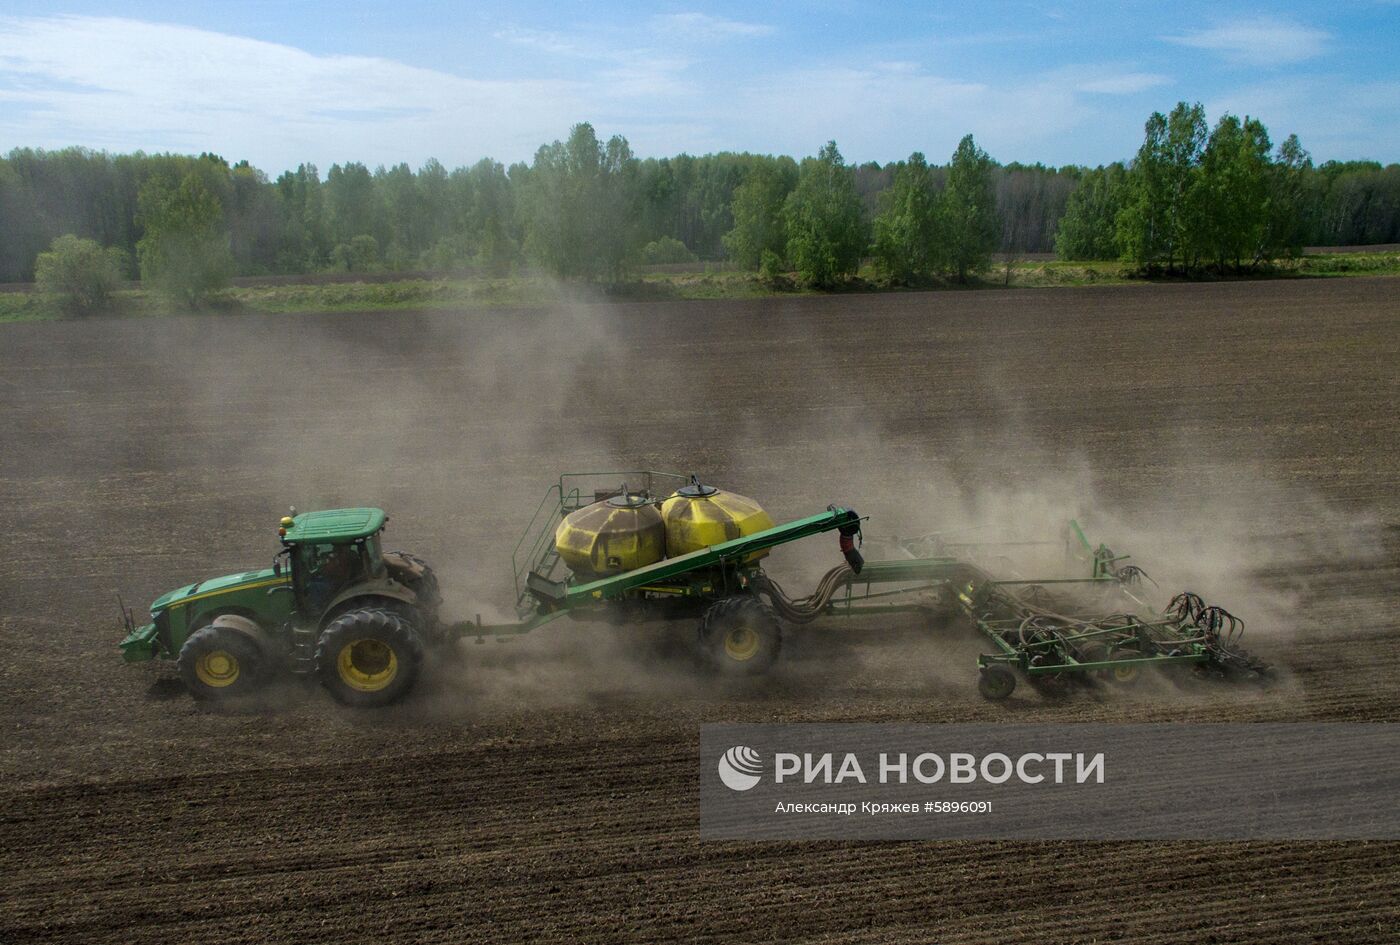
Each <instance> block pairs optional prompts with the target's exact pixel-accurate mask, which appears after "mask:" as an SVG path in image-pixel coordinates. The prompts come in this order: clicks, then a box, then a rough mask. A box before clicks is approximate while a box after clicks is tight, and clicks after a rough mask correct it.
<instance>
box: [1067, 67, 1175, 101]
mask: <svg viewBox="0 0 1400 945" xmlns="http://www.w3.org/2000/svg"><path fill="white" fill-rule="evenodd" d="M1171 82H1172V80H1171V78H1170V77H1169V76H1164V75H1158V74H1157V73H1155V72H1119V73H1105V74H1102V75H1098V76H1095V77H1092V78H1085V79H1084V80H1083V81H1081V82H1079V83H1077V84H1076V85H1075V86H1074V89H1075V91H1076V92H1092V93H1097V94H1099V95H1134V94H1136V93H1138V92H1146V91H1147V90H1148V89H1155V88H1158V87H1160V86H1163V85H1171Z"/></svg>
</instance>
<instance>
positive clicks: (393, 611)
mask: <svg viewBox="0 0 1400 945" xmlns="http://www.w3.org/2000/svg"><path fill="white" fill-rule="evenodd" d="M292 513H293V514H292V515H289V516H286V517H284V518H283V519H282V521H281V523H280V527H279V528H278V535H279V537H280V538H281V542H282V549H281V551H279V552H278V553H277V556H276V557H275V558H274V559H273V563H272V567H271V568H267V569H265V570H260V571H245V572H243V573H241V574H230V575H225V576H224V577H218V578H213V579H210V580H206V581H199V582H197V583H195V584H190V585H188V586H186V587H182V588H179V589H177V590H173V591H171V592H170V593H168V594H165V595H163V596H162V597H160V598H159V599H157V600H156V601H155V602H154V603H153V604H151V622H150V623H147V624H145V625H144V626H140V627H138V626H135V622H134V621H133V620H132V618H131V615H130V613H129V612H127V611H126V610H125V608H123V615H122V616H123V620H124V621H125V623H126V627H127V635H126V638H125V639H124V640H122V642H121V650H122V657H123V659H125V660H126V661H127V662H132V663H134V662H141V661H144V660H151V659H167V660H169V659H173V660H175V661H176V663H177V665H178V667H179V671H180V677H181V679H183V680H184V683H185V686H186V687H187V688H188V689H189V691H190V693H191V694H193V695H194V697H195V698H197V699H204V700H210V701H223V700H228V699H232V698H238V697H245V696H249V695H252V694H253V693H255V692H257V691H258V690H259V689H261V688H262V687H263V686H264V685H266V684H267V683H268V682H269V681H270V680H272V679H273V678H275V677H276V676H278V675H281V674H286V673H291V674H295V675H301V676H311V675H316V676H318V677H319V678H320V680H321V682H322V683H323V684H324V685H325V687H326V688H327V689H329V690H330V692H331V694H332V695H333V696H335V698H336V699H338V700H340V701H341V702H343V703H346V704H348V705H355V706H381V705H388V704H389V703H391V702H394V701H395V700H397V699H399V698H401V697H403V696H404V695H405V694H407V693H408V691H409V690H410V689H412V688H413V684H414V682H415V681H416V679H417V676H418V672H419V670H420V669H421V667H422V664H423V656H424V647H425V646H427V645H434V644H437V643H439V642H441V641H442V640H443V637H444V634H443V632H442V626H441V624H440V622H439V619H438V605H439V603H440V602H441V594H440V593H439V590H438V583H437V578H436V576H435V575H434V574H433V570H432V568H430V567H429V566H428V565H427V563H426V562H425V561H423V560H422V559H421V558H418V557H416V556H415V555H411V554H408V553H406V552H402V551H384V550H383V549H382V547H381V544H380V540H381V536H382V534H383V531H384V526H385V524H386V523H387V522H388V520H389V519H388V516H387V515H385V514H384V512H383V511H382V510H380V509H334V510H329V511H323V512H308V513H305V514H302V515H297V514H296V510H295V509H293V510H292Z"/></svg>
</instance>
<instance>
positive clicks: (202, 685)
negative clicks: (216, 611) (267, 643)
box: [176, 627, 267, 702]
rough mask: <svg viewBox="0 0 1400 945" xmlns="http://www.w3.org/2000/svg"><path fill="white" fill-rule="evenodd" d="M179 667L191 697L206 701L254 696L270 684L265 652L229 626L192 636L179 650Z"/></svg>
mask: <svg viewBox="0 0 1400 945" xmlns="http://www.w3.org/2000/svg"><path fill="white" fill-rule="evenodd" d="M176 666H178V667H179V670H180V678H181V679H182V680H184V683H185V688H186V689H188V690H189V691H190V695H192V696H194V697H195V698H196V699H200V700H203V701H207V702H227V701H228V700H230V699H237V698H240V697H242V696H248V695H251V694H253V693H254V692H256V691H257V690H259V689H261V688H262V685H263V683H265V682H266V681H267V661H266V660H265V659H264V658H263V653H262V650H261V649H260V648H259V647H258V645H257V644H256V643H254V642H253V641H252V640H250V639H248V638H247V637H246V636H244V635H243V634H241V633H239V632H238V631H237V630H232V629H230V628H228V627H204V628H202V629H199V630H196V631H195V632H194V633H191V634H190V635H189V637H188V638H187V639H186V640H185V645H184V646H182V647H180V656H179V658H178V660H177V661H176Z"/></svg>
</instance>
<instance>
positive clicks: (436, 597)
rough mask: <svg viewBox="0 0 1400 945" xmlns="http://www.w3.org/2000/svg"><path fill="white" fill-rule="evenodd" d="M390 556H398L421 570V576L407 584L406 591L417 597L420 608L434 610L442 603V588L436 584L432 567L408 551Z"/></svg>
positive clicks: (435, 575) (397, 552)
mask: <svg viewBox="0 0 1400 945" xmlns="http://www.w3.org/2000/svg"><path fill="white" fill-rule="evenodd" d="M390 554H395V555H398V556H399V557H400V558H403V559H404V560H405V561H409V562H412V563H413V564H416V565H418V567H420V568H422V569H423V576H422V577H420V578H419V579H418V580H416V581H414V582H412V583H411V584H409V585H408V589H409V590H411V591H413V593H414V594H416V595H418V602H419V606H420V607H422V608H424V609H428V610H431V609H436V608H437V605H438V604H440V603H442V587H441V585H440V584H439V583H438V579H437V572H436V571H434V570H433V566H432V565H430V564H428V562H426V561H424V560H423V559H422V558H420V557H418V556H417V555H416V554H413V553H412V552H410V551H393V552H390Z"/></svg>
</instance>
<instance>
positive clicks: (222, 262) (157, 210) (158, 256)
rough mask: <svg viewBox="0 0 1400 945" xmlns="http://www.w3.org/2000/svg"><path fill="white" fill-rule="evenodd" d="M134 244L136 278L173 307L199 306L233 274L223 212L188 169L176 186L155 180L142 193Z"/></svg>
mask: <svg viewBox="0 0 1400 945" xmlns="http://www.w3.org/2000/svg"><path fill="white" fill-rule="evenodd" d="M139 201H140V207H141V223H142V225H143V226H144V228H145V235H144V236H142V237H141V240H140V242H139V243H137V252H138V254H139V256H140V260H141V278H142V280H143V281H145V282H146V283H147V284H149V285H150V286H152V287H153V288H154V289H155V290H156V291H157V292H160V293H161V294H162V295H165V296H167V297H169V298H171V299H174V300H175V301H177V302H182V303H185V304H188V305H199V304H200V303H201V302H203V301H204V300H205V299H206V298H208V296H209V294H210V293H211V292H213V291H215V290H217V289H222V288H224V287H225V286H227V285H228V281H229V275H230V274H231V272H232V271H233V255H232V253H231V252H230V250H229V234H228V230H227V229H226V227H225V225H224V214H223V208H222V207H221V206H220V204H219V199H218V197H217V196H215V194H214V191H213V190H212V189H211V188H210V186H209V185H208V184H207V183H205V180H204V175H202V174H201V173H200V172H199V171H196V170H191V171H189V172H188V173H186V174H185V175H184V177H183V178H181V179H180V180H179V181H178V182H172V181H171V180H170V179H169V178H166V177H164V176H159V175H158V176H154V177H152V178H151V179H150V180H148V181H147V182H146V183H145V184H144V185H143V186H142V188H141V192H140V197H139Z"/></svg>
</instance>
